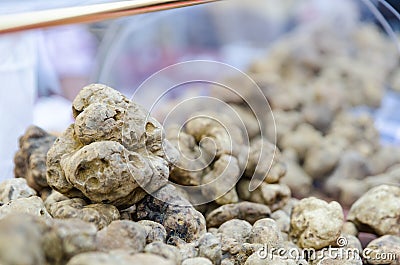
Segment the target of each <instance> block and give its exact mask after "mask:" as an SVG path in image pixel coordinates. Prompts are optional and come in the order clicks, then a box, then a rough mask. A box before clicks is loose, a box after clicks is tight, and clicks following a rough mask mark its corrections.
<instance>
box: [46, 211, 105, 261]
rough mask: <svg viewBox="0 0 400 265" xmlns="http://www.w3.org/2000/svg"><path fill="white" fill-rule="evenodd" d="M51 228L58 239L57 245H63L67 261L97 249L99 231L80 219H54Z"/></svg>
mask: <svg viewBox="0 0 400 265" xmlns="http://www.w3.org/2000/svg"><path fill="white" fill-rule="evenodd" d="M51 227H52V231H54V232H53V233H54V235H56V236H57V237H58V240H57V242H58V243H57V244H61V247H62V252H63V257H64V259H65V260H68V259H70V258H71V257H73V256H75V255H77V254H79V253H83V252H88V251H94V250H95V249H96V232H97V229H96V227H95V226H94V225H93V224H89V223H87V222H84V221H82V220H80V219H66V220H61V219H53V221H52V223H51Z"/></svg>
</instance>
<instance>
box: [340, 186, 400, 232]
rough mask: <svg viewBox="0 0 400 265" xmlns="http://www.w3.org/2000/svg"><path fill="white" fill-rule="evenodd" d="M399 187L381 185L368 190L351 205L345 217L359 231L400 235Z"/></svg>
mask: <svg viewBox="0 0 400 265" xmlns="http://www.w3.org/2000/svg"><path fill="white" fill-rule="evenodd" d="M399 205H400V188H399V187H396V186H388V185H381V186H378V187H375V188H373V189H371V190H369V191H368V192H367V193H365V194H364V195H363V196H362V197H361V198H360V199H358V200H357V201H356V202H355V203H354V204H353V205H352V206H351V209H350V211H349V214H348V216H347V219H348V220H349V221H351V222H353V223H354V224H355V225H356V226H357V228H358V230H359V231H361V232H373V233H376V234H378V235H385V234H392V235H400V223H399V218H400V212H399Z"/></svg>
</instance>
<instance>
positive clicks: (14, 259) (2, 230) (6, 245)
mask: <svg viewBox="0 0 400 265" xmlns="http://www.w3.org/2000/svg"><path fill="white" fill-rule="evenodd" d="M43 226H45V225H44V224H40V223H39V222H38V220H37V219H36V218H35V217H34V216H31V215H28V214H21V213H19V214H10V215H8V216H7V217H5V218H3V219H1V220H0V264H26V265H36V264H45V260H46V258H45V253H44V249H43V247H42V242H43V241H42V231H43Z"/></svg>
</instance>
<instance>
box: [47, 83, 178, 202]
mask: <svg viewBox="0 0 400 265" xmlns="http://www.w3.org/2000/svg"><path fill="white" fill-rule="evenodd" d="M73 114H74V118H75V123H74V124H72V125H71V126H69V127H68V128H67V130H66V131H65V132H64V133H63V134H62V135H61V136H60V137H59V138H58V139H57V140H56V141H55V143H54V145H53V146H52V147H51V148H50V150H49V152H48V155H47V182H48V183H49V185H50V187H51V188H53V189H55V190H56V191H58V192H60V193H62V194H64V195H66V196H68V197H71V198H73V197H80V198H85V199H88V200H90V201H91V202H93V203H107V204H112V205H115V206H117V207H118V208H121V209H124V208H128V207H129V206H131V205H133V204H135V203H136V202H138V201H140V200H141V199H143V198H144V196H145V195H146V192H148V193H151V192H153V191H156V190H158V189H159V188H161V187H162V186H164V185H165V184H166V183H167V180H168V177H169V166H170V162H169V159H171V161H172V162H173V161H176V160H177V152H176V150H175V149H174V148H173V147H172V146H171V145H170V144H169V143H168V141H167V140H165V139H164V138H163V135H162V126H161V124H159V123H158V122H157V121H156V120H155V119H154V118H152V117H150V116H149V114H148V112H147V111H146V110H145V109H144V108H142V107H141V106H139V105H136V104H135V103H133V102H130V101H129V100H128V99H127V98H125V97H124V96H123V95H122V94H121V93H119V92H117V91H115V90H113V89H112V88H110V87H107V86H104V85H100V84H92V85H89V86H86V87H84V88H83V89H82V90H81V91H80V93H79V94H78V96H77V97H76V98H75V100H74V102H73ZM164 147H165V148H164Z"/></svg>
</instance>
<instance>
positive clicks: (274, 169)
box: [245, 138, 286, 183]
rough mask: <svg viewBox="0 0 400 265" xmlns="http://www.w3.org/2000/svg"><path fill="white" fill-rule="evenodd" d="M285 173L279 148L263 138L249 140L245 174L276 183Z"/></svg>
mask: <svg viewBox="0 0 400 265" xmlns="http://www.w3.org/2000/svg"><path fill="white" fill-rule="evenodd" d="M285 173H286V166H285V164H284V162H283V159H282V157H281V154H280V151H279V149H278V148H277V147H276V146H275V145H274V144H272V143H271V142H269V141H268V140H267V139H265V138H256V139H253V140H252V141H251V145H250V153H249V158H248V161H247V164H246V171H245V176H246V177H247V178H255V179H258V180H260V181H265V182H267V183H277V182H278V181H279V179H280V178H282V177H283V176H284V175H285Z"/></svg>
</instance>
